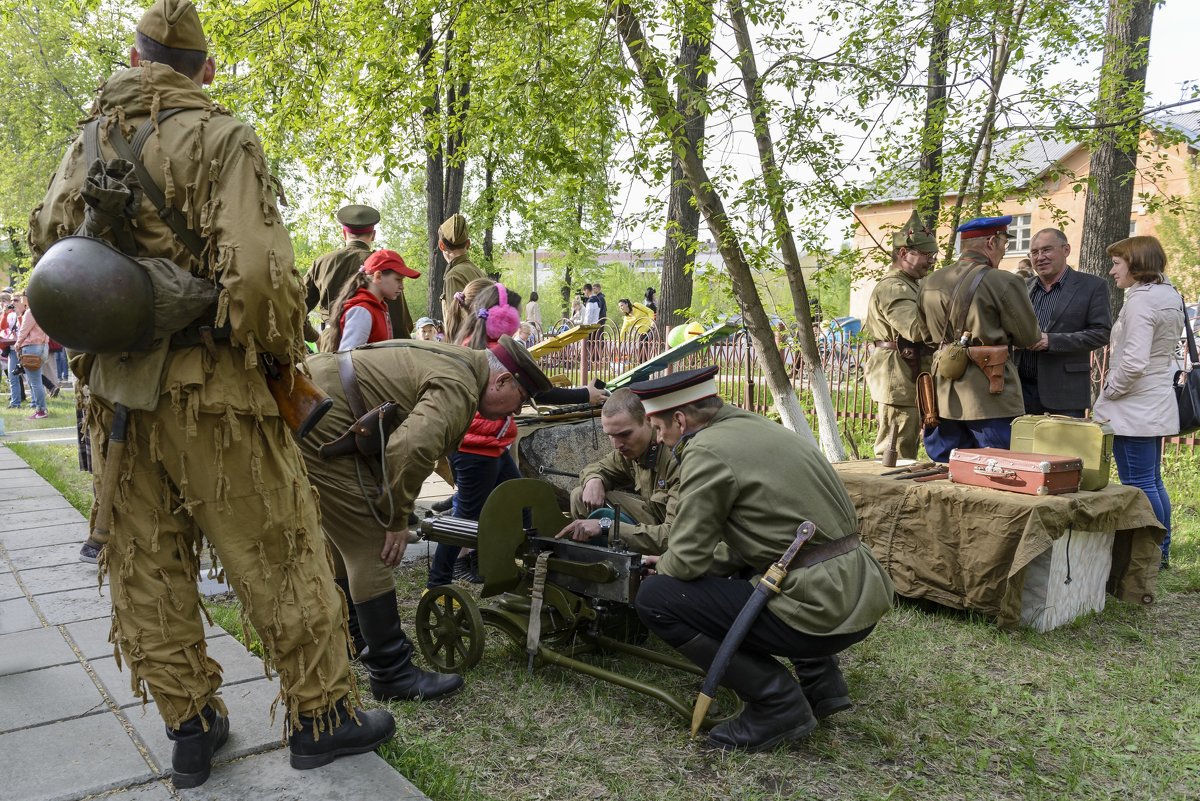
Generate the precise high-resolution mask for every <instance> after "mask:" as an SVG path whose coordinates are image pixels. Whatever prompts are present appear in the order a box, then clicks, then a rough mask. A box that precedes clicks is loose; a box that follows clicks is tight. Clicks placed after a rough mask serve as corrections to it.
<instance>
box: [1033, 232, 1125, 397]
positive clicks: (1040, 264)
mask: <svg viewBox="0 0 1200 801" xmlns="http://www.w3.org/2000/svg"><path fill="white" fill-rule="evenodd" d="M1070 255H1071V246H1070V244H1068V243H1067V237H1066V234H1064V233H1063V232H1062V231H1059V230H1058V229H1057V228H1044V229H1042V230H1041V231H1038V232H1037V234H1036V235H1035V236H1034V237H1033V241H1032V242H1030V245H1029V257H1030V259H1031V260H1032V261H1033V270H1034V272H1035V273H1036V275H1035V276H1034V277H1033V278H1030V279H1028V280H1027V281H1026V284H1027V286H1028V288H1029V300H1030V302H1031V303H1033V310H1034V313H1035V314H1037V318H1038V324H1039V325H1040V326H1041V329H1042V339H1041V341H1040V342H1038V343H1037V344H1036V345H1034V346H1033V347H1031V348H1029V349H1028V350H1026V351H1023V352H1022V353H1021V354H1020V358H1019V360H1018V363H1017V369H1018V372H1019V373H1020V375H1021V391H1022V393H1023V394H1024V396H1025V413H1026V414H1065V415H1070V416H1071V417H1083V413H1084V410H1085V409H1087V408H1088V407H1090V406H1091V405H1092V384H1091V353H1092V351H1093V350H1095V349H1096V348H1102V347H1104V346H1105V345H1106V344H1108V335H1109V331H1110V330H1111V329H1112V313H1111V312H1110V311H1109V307H1108V282H1107V281H1105V280H1104V279H1103V278H1100V277H1099V276H1095V275H1089V274H1087V273H1081V272H1079V271H1078V270H1073V269H1071V268H1070V267H1068V266H1067V257H1068V256H1070Z"/></svg>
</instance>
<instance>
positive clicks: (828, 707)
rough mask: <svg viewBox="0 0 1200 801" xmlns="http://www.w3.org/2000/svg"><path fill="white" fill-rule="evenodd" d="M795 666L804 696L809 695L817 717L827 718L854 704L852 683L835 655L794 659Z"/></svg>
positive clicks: (810, 703) (818, 718)
mask: <svg viewBox="0 0 1200 801" xmlns="http://www.w3.org/2000/svg"><path fill="white" fill-rule="evenodd" d="M792 666H793V667H795V669H796V678H798V679H799V680H800V688H801V689H802V690H804V697H805V698H807V699H808V705H809V706H810V707H812V711H813V714H814V715H816V716H817V720H824V719H825V718H827V717H829V716H830V715H836V714H837V713H838V712H843V711H845V710H847V709H850V708H851V707H853V706H854V702H853V701H851V700H850V687H849V686H848V685H847V684H846V679H845V677H844V676H842V670H841V668H840V667H838V658H837V657H836V656H823V657H819V658H816V659H793V660H792Z"/></svg>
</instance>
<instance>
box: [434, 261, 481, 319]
mask: <svg viewBox="0 0 1200 801" xmlns="http://www.w3.org/2000/svg"><path fill="white" fill-rule="evenodd" d="M477 278H487V276H486V275H484V274H483V270H481V269H479V268H478V267H476V266H475V264H474V262H472V261H471V260H470V259H469V258H467V255H466V254H465V253H464V254H463V255H461V256H458V257H457V258H455V259H454V261H452V262H450V263H449V264H448V265H446V275H445V276H444V277H443V278H442V321H443V322H444V321H446V320H449V319H450V301H451V299H453V298H454V295H455V294H456V293H458V292H462V291H463V290H464V289H466V288H467V284H469V283H471V282H472V281H474V280H475V279H477Z"/></svg>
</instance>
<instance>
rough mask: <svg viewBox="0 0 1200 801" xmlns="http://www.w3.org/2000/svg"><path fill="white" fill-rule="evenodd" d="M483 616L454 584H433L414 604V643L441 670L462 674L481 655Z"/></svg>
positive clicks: (430, 662)
mask: <svg viewBox="0 0 1200 801" xmlns="http://www.w3.org/2000/svg"><path fill="white" fill-rule="evenodd" d="M483 640H484V631H483V618H482V617H481V616H480V614H479V606H478V605H477V604H476V603H475V599H474V598H472V597H471V596H470V595H468V594H467V593H465V592H463V591H462V590H460V589H459V588H458V587H455V586H453V585H449V584H448V585H446V586H444V587H434V588H432V589H430V590H429V591H428V592H427V593H425V595H424V596H423V597H422V598H421V601H420V603H418V604H417V645H418V646H419V647H420V649H421V655H422V656H424V657H425V661H426V662H428V663H429V665H430V666H431V667H432V668H434V669H435V670H437V671H439V672H441V673H465V672H466V671H468V670H470V669H471V668H473V667H475V666H476V665H478V664H479V660H480V659H482V658H483Z"/></svg>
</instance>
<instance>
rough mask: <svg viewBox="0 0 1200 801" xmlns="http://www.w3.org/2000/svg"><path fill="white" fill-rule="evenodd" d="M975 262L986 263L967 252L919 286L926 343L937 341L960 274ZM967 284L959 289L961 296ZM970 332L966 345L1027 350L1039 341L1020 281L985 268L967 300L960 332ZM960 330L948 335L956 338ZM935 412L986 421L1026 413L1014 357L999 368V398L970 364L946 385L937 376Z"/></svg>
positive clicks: (983, 376) (967, 270) (946, 416)
mask: <svg viewBox="0 0 1200 801" xmlns="http://www.w3.org/2000/svg"><path fill="white" fill-rule="evenodd" d="M980 264H987V259H985V258H984V257H983V255H982V254H980V253H976V252H973V251H966V252H965V253H963V254H962V258H960V259H959V260H958V261H957V262H955V263H954V264H953V265H951V266H950V267H947V268H945V269H942V270H938V271H936V272H934V273H933V274H931V275H930V276H929V277H928V278H926V279H925V281H924V282H923V284H922V286H921V315H922V316H923V317H924V319H925V326H926V328H928V329H929V336H930V343H929V344H930V345H931V346H932V347H935V348H936V347H937V346H938V345H939V344H941V343H942V341H943V339H944V337H945V333H944V332H946V329H947V322H946V317H947V315H948V314H949V307H950V300H951V297H952V295H953V293H954V287H955V286H957V285H958V282H959V279H960V278H962V276H963V275H964V274H965V273H967V272H970V271H971V270H973V269H974V268H975V267H976V266H978V265H980ZM969 283H970V281H967V282H965V283H964V284H963V285H962V289H961V291H960V295H965V293H966V291H967V289H968V288H969ZM963 330H965V331H970V332H971V339H970V343H969V344H971V345H1009V346H1010V347H1014V348H1027V347H1029V346H1030V345H1033V344H1035V343H1036V342H1037V341H1038V340H1039V339H1041V336H1042V332H1041V329H1040V328H1039V327H1038V321H1037V317H1036V316H1035V315H1034V313H1033V304H1032V303H1030V302H1029V293H1028V291H1027V290H1026V287H1025V282H1024V281H1023V280H1022V279H1021V278H1020V276H1018V275H1016V274H1015V273H1010V272H1006V271H1004V270H997V269H994V268H991V267H988V268H986V272H985V273H984V278H983V280H982V281H980V283H979V287H978V288H977V289H976V291H975V296H974V297H973V298H972V299H971V306H970V308H968V309H967V318H966V324H965V326H964V328H963ZM961 335H962V331H957V332H953V334H952V335H951V336H953V337H954V338H955V339H957V337H959V336H961ZM933 380H934V382H935V383H936V384H937V395H938V414H939V415H940V416H941V417H943V418H945V419H947V420H988V419H991V418H994V417H1018V416H1020V415H1022V414H1024V413H1025V401H1024V400H1023V398H1022V397H1021V379H1020V378H1019V377H1018V375H1017V365H1016V359H1014V358H1012V356H1011V355H1010V357H1009V360H1008V363H1007V364H1005V365H1004V391H1003V392H1002V393H1000V394H999V395H992V394H990V393H989V392H988V380H987V376H986V375H984V372H983V370H980V369H979V368H978V367H976V366H975V365H974V364H968V365H967V371H966V372H965V373H963V376H962V378H960V379H958V380H957V381H947V380H945V379H943V378H941V377H939V376H937V375H936V374H935V375H934V379H933Z"/></svg>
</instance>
